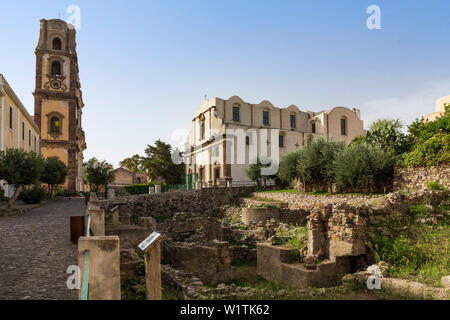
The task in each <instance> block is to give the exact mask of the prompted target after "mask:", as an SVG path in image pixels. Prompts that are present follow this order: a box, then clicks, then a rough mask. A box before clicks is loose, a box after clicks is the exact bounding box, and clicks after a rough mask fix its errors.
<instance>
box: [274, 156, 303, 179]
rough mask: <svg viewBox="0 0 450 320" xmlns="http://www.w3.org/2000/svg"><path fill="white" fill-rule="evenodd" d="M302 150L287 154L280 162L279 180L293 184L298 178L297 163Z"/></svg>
mask: <svg viewBox="0 0 450 320" xmlns="http://www.w3.org/2000/svg"><path fill="white" fill-rule="evenodd" d="M299 155H300V150H295V151H292V152H289V153H287V154H286V155H284V157H283V158H282V159H281V161H280V169H279V171H278V178H279V179H280V180H281V181H282V182H284V183H291V182H292V180H294V179H295V178H296V176H297V161H298V159H299Z"/></svg>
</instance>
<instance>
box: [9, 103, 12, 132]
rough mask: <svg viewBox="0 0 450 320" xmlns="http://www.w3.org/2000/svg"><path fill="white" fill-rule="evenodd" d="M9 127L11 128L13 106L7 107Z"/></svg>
mask: <svg viewBox="0 0 450 320" xmlns="http://www.w3.org/2000/svg"><path fill="white" fill-rule="evenodd" d="M9 128H10V129H11V130H12V129H13V108H12V107H11V106H10V107H9Z"/></svg>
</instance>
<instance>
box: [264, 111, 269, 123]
mask: <svg viewBox="0 0 450 320" xmlns="http://www.w3.org/2000/svg"><path fill="white" fill-rule="evenodd" d="M263 125H265V126H268V125H269V111H263Z"/></svg>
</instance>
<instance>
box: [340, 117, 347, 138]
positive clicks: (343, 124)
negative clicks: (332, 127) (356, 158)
mask: <svg viewBox="0 0 450 320" xmlns="http://www.w3.org/2000/svg"><path fill="white" fill-rule="evenodd" d="M341 134H342V135H343V136H345V135H347V118H346V117H342V118H341Z"/></svg>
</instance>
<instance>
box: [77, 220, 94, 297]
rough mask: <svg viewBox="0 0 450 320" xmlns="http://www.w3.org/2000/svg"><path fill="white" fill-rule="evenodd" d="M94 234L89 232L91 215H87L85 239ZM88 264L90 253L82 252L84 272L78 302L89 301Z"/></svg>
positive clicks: (87, 251)
mask: <svg viewBox="0 0 450 320" xmlns="http://www.w3.org/2000/svg"><path fill="white" fill-rule="evenodd" d="M93 235H94V233H93V232H92V230H91V215H90V214H89V215H88V223H87V228H86V237H89V236H93ZM89 263H90V253H89V250H85V251H84V270H83V282H82V283H81V295H80V300H89Z"/></svg>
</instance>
